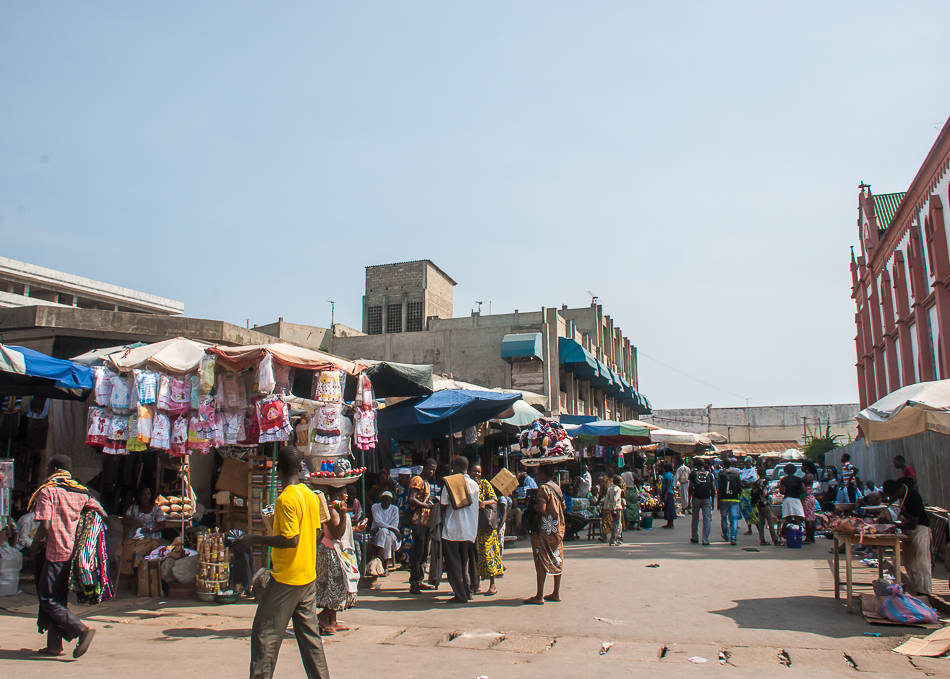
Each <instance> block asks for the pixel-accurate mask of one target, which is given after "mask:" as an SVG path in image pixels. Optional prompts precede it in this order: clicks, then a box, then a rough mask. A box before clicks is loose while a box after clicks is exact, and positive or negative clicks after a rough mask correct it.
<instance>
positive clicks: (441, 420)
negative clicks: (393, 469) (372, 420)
mask: <svg viewBox="0 0 950 679" xmlns="http://www.w3.org/2000/svg"><path fill="white" fill-rule="evenodd" d="M519 398H521V394H519V393H514V394H502V393H499V392H496V391H480V390H479V391H475V390H470V389H446V390H444V391H437V392H435V393H434V394H432V395H430V396H426V397H425V398H422V399H419V400H415V401H403V402H402V403H398V404H396V405H394V406H391V407H388V408H383V409H381V410H380V411H379V420H378V421H379V433H380V435H381V436H387V437H390V438H394V439H401V440H418V439H425V438H434V437H440V436H446V435H448V434H452V433H455V432H457V431H462V430H463V429H466V428H467V427H471V426H473V425H475V424H478V423H479V422H485V421H486V420H490V419H492V418H493V417H497V416H498V415H500V414H501V413H503V412H505V411H506V410H508V409H509V408H510V407H511V405H512V404H513V403H514V402H515V401H517V400H518V399H519Z"/></svg>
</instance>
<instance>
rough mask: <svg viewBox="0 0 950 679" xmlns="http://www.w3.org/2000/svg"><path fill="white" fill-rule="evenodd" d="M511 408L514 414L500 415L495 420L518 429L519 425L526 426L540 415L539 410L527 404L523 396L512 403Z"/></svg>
mask: <svg viewBox="0 0 950 679" xmlns="http://www.w3.org/2000/svg"><path fill="white" fill-rule="evenodd" d="M511 409H512V410H514V411H515V414H514V415H512V416H511V417H502V418H500V419H498V420H497V421H498V422H501V423H502V424H509V425H512V426H515V427H518V428H519V429H520V428H521V427H527V426H528V425H529V424H531V423H532V422H534V421H535V420H536V419H538V418H539V417H541V412H540V411H539V410H538V409H537V408H535V407H533V406H531V405H529V404H528V402H527V401H525V400H524V399H523V398H522V399H518V400H517V401H515V402H514V403H512V404H511Z"/></svg>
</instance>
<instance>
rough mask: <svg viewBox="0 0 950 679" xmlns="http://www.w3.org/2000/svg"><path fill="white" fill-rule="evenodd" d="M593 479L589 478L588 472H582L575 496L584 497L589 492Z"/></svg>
mask: <svg viewBox="0 0 950 679" xmlns="http://www.w3.org/2000/svg"><path fill="white" fill-rule="evenodd" d="M592 483H593V479H592V478H591V476H590V472H584V473H583V474H581V475H580V481H579V483H578V484H577V495H578V497H584V496H585V495H587V494H588V493H589V492H590V487H591V484H592Z"/></svg>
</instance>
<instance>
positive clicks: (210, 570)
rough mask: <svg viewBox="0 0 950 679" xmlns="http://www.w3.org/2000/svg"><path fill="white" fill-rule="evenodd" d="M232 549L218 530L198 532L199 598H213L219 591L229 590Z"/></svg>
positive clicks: (197, 579) (196, 587)
mask: <svg viewBox="0 0 950 679" xmlns="http://www.w3.org/2000/svg"><path fill="white" fill-rule="evenodd" d="M230 563H231V550H230V549H229V548H228V547H226V546H225V544H224V536H223V535H222V534H221V533H219V532H218V531H217V530H215V532H213V533H199V534H198V572H197V573H196V575H195V591H196V592H197V594H198V598H199V599H204V600H211V599H213V598H214V595H215V594H217V593H218V592H222V591H224V590H227V588H228V582H229V581H230V579H231V570H230Z"/></svg>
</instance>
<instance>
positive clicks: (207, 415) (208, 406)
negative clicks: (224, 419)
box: [198, 395, 214, 424]
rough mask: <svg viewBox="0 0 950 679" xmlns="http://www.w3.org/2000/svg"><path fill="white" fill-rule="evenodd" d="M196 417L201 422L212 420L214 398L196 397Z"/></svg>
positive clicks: (207, 422) (206, 422) (210, 421)
mask: <svg viewBox="0 0 950 679" xmlns="http://www.w3.org/2000/svg"><path fill="white" fill-rule="evenodd" d="M198 419H199V420H201V422H202V424H211V423H213V422H214V398H213V397H211V396H207V395H205V396H199V397H198Z"/></svg>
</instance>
